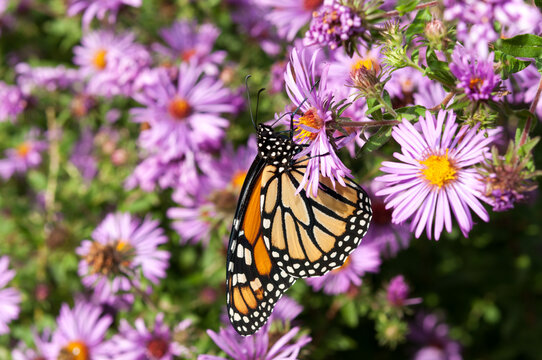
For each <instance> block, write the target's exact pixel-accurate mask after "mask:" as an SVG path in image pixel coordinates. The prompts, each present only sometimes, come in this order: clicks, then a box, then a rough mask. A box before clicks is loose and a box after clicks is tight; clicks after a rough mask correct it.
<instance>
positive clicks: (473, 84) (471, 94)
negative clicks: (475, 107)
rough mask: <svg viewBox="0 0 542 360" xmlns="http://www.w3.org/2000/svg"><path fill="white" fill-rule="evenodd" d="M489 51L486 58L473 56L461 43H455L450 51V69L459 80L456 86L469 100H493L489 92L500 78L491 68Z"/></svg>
mask: <svg viewBox="0 0 542 360" xmlns="http://www.w3.org/2000/svg"><path fill="white" fill-rule="evenodd" d="M494 56H495V53H491V54H490V55H489V56H488V58H487V59H485V58H480V57H477V56H474V55H472V54H470V53H469V52H467V51H466V50H465V49H464V48H463V47H462V46H461V45H457V46H456V47H455V49H454V52H453V53H452V62H451V63H450V71H451V72H452V74H454V76H455V77H456V78H457V79H458V80H459V83H458V86H459V87H460V88H462V89H463V91H464V92H465V94H467V97H468V98H469V99H471V100H474V101H478V100H495V99H496V96H494V95H492V94H491V93H492V92H493V90H494V89H495V87H496V86H497V85H498V84H499V82H500V78H499V76H498V75H496V74H495V71H494V70H493V57H494Z"/></svg>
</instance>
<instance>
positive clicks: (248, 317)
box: [226, 159, 295, 335]
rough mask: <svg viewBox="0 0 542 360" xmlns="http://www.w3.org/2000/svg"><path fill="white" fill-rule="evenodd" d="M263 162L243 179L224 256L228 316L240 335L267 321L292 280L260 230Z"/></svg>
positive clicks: (253, 167) (258, 163)
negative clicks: (275, 259) (225, 258)
mask: <svg viewBox="0 0 542 360" xmlns="http://www.w3.org/2000/svg"><path fill="white" fill-rule="evenodd" d="M262 168H263V162H262V161H261V160H260V159H257V160H256V161H255V162H254V164H253V165H252V167H251V170H250V171H249V174H250V176H249V177H248V178H247V180H246V181H245V184H244V185H243V190H242V197H241V200H240V202H239V205H238V208H237V211H236V215H235V217H234V225H233V230H232V234H231V236H230V241H229V244H228V259H227V274H226V288H227V295H226V296H227V304H228V316H229V318H230V321H231V323H232V325H233V327H234V328H235V330H236V331H237V332H238V333H239V334H241V335H251V334H253V333H255V332H256V331H257V330H258V329H259V328H261V327H262V326H263V325H264V324H265V323H266V322H267V319H268V318H269V316H270V315H271V312H272V311H273V308H274V307H275V304H276V303H277V301H278V300H279V299H280V297H281V296H282V294H283V293H284V292H285V291H286V290H287V289H288V288H289V287H290V286H291V285H292V284H293V283H294V281H295V279H294V278H293V277H291V276H289V275H288V274H287V273H286V272H285V271H284V270H282V269H281V268H279V267H278V266H277V265H276V264H275V263H274V262H273V261H272V259H271V257H270V255H269V252H268V249H267V247H266V246H265V244H264V241H263V237H262V232H261V216H260V189H261V180H262V171H261V169H262Z"/></svg>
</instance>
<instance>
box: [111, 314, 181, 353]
mask: <svg viewBox="0 0 542 360" xmlns="http://www.w3.org/2000/svg"><path fill="white" fill-rule="evenodd" d="M190 323H191V322H190V321H189V320H185V321H183V322H181V323H180V324H179V325H178V326H177V328H176V329H175V332H180V331H185V330H186V328H187V327H188V326H189V325H190ZM110 355H111V356H112V358H114V359H118V360H151V359H152V360H173V358H174V357H177V356H182V357H183V358H185V357H189V356H190V355H191V350H190V349H188V348H187V347H185V346H183V345H182V344H179V343H178V342H176V341H175V333H174V332H172V331H171V330H170V329H169V327H168V326H167V325H166V324H164V314H161V313H160V314H158V315H156V318H155V320H154V327H153V328H152V329H148V328H147V327H146V326H145V322H144V321H143V319H141V318H138V319H137V320H136V321H135V328H133V327H132V326H130V324H129V323H128V322H127V321H126V320H125V319H121V320H120V325H119V334H118V335H115V336H114V337H113V338H112V339H111V349H110Z"/></svg>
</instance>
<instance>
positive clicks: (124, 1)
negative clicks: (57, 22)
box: [68, 0, 142, 28]
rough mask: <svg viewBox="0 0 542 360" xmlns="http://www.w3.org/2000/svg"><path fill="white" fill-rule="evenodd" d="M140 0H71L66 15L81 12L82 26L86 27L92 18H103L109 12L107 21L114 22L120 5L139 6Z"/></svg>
mask: <svg viewBox="0 0 542 360" xmlns="http://www.w3.org/2000/svg"><path fill="white" fill-rule="evenodd" d="M141 2H142V1H141V0H71V2H70V7H69V8H68V16H74V15H76V14H78V13H80V12H82V13H83V27H84V28H88V27H89V26H90V23H91V22H92V19H94V18H97V19H99V20H104V19H105V18H106V15H107V14H109V16H107V21H109V22H110V23H114V22H115V21H116V19H117V13H118V12H119V10H120V8H121V7H122V6H124V5H126V6H133V7H140V6H141Z"/></svg>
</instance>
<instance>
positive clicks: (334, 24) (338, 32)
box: [304, 2, 365, 50]
mask: <svg viewBox="0 0 542 360" xmlns="http://www.w3.org/2000/svg"><path fill="white" fill-rule="evenodd" d="M312 17H313V18H312V21H311V24H310V28H309V30H308V31H307V33H306V34H305V39H304V42H305V45H313V44H320V45H322V46H329V48H330V49H331V50H335V49H336V48H338V47H339V46H341V45H342V44H344V43H345V42H346V41H348V40H349V39H350V38H351V37H353V36H357V35H359V34H361V33H363V32H364V31H365V29H364V28H363V27H362V26H361V24H362V23H361V18H360V17H359V16H358V15H357V14H356V13H355V12H354V11H353V10H352V9H351V8H350V7H348V6H345V5H341V4H339V3H336V2H331V3H329V4H326V3H324V5H323V6H322V7H321V8H320V9H319V10H316V11H314V12H313V13H312Z"/></svg>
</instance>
